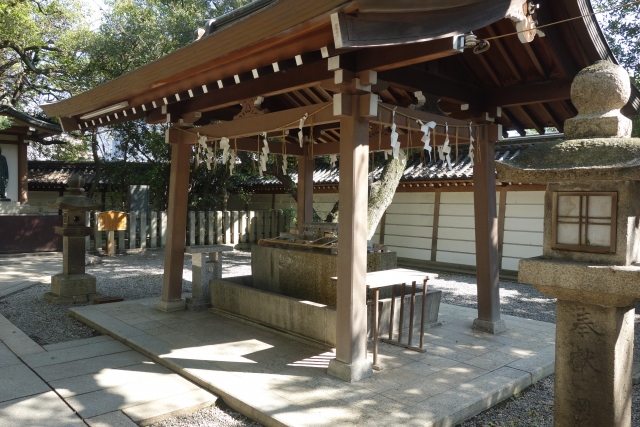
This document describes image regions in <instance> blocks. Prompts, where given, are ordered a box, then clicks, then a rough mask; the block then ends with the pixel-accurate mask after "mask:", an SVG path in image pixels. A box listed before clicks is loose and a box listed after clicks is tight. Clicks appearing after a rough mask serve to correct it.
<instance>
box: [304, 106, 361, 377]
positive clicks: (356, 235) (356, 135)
mask: <svg viewBox="0 0 640 427" xmlns="http://www.w3.org/2000/svg"><path fill="white" fill-rule="evenodd" d="M340 95H341V96H343V97H345V96H351V97H352V100H351V101H352V102H351V109H350V111H349V112H346V113H347V114H350V115H349V116H342V117H341V119H340V193H339V208H340V231H339V233H338V290H337V316H338V317H337V325H338V326H337V328H336V358H335V359H333V360H331V362H330V363H329V370H328V373H329V375H333V376H335V377H337V378H340V379H342V380H345V381H349V382H355V381H359V380H361V379H364V378H367V377H370V376H371V375H372V374H373V371H372V365H371V362H369V360H368V359H367V292H366V285H365V276H366V274H367V200H368V171H369V120H368V119H367V118H363V117H359V116H358V102H357V101H358V98H359V97H358V96H356V95H346V94H340ZM298 197H300V194H298Z"/></svg>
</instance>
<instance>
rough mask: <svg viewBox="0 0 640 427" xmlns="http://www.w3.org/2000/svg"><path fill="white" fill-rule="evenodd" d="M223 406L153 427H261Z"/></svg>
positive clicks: (213, 407)
mask: <svg viewBox="0 0 640 427" xmlns="http://www.w3.org/2000/svg"><path fill="white" fill-rule="evenodd" d="M261 426H262V424H258V423H256V422H254V421H251V420H250V419H249V418H247V417H245V416H244V415H241V414H239V413H237V412H235V411H233V409H231V408H229V407H228V406H226V405H225V404H224V403H223V404H217V406H211V407H209V408H204V409H201V410H199V411H197V412H194V413H192V414H189V415H183V416H181V417H176V418H170V419H168V420H164V421H162V422H161V423H158V424H153V425H151V427H261Z"/></svg>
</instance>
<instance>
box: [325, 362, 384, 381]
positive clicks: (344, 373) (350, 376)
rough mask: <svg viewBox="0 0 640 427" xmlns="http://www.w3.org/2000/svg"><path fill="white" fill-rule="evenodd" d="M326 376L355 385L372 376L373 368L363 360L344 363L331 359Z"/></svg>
mask: <svg viewBox="0 0 640 427" xmlns="http://www.w3.org/2000/svg"><path fill="white" fill-rule="evenodd" d="M327 374H329V375H331V376H333V377H336V378H338V379H341V380H342V381H347V382H350V383H355V382H358V381H360V380H363V379H365V378H369V377H370V376H372V375H373V366H372V364H371V362H369V361H368V360H364V361H362V362H359V363H352V364H348V363H344V362H341V361H340V360H338V359H331V360H330V361H329V368H328V369H327Z"/></svg>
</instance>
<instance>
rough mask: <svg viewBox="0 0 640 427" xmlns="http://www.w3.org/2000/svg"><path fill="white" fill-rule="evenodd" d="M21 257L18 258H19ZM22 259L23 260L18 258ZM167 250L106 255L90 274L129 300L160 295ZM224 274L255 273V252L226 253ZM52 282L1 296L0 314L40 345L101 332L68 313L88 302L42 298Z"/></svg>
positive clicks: (187, 279)
mask: <svg viewBox="0 0 640 427" xmlns="http://www.w3.org/2000/svg"><path fill="white" fill-rule="evenodd" d="M16 260H18V259H16ZM16 262H19V261H16ZM184 264H185V266H184V269H185V274H184V276H183V277H184V280H183V281H182V286H183V290H184V292H191V256H189V255H186V256H185V263H184ZM163 265H164V252H161V251H148V252H146V253H143V254H135V255H118V256H116V257H111V258H109V257H102V258H101V263H99V264H93V265H89V266H87V268H86V271H87V273H89V274H93V275H94V276H96V279H97V283H98V285H97V290H98V292H100V293H101V294H103V295H104V296H120V297H123V298H124V299H125V300H132V299H140V298H148V297H154V296H158V297H159V296H160V292H161V290H162V273H163ZM223 274H224V275H227V276H239V275H244V274H251V254H250V253H248V252H240V251H234V252H225V254H224V270H223ZM49 290H50V285H44V284H38V285H35V286H32V287H30V288H28V289H25V290H24V291H22V292H19V293H16V294H13V295H9V296H8V297H6V298H4V299H0V314H2V315H3V316H4V317H6V318H7V319H9V321H10V322H12V323H13V324H14V325H16V326H17V327H18V328H20V329H21V330H22V331H23V332H24V333H25V334H27V335H28V336H29V337H31V339H33V340H34V341H35V342H37V343H38V344H40V345H46V344H55V343H59V342H65V341H72V340H77V339H82V338H89V337H92V336H95V335H99V334H98V333H97V332H96V331H94V330H93V329H92V328H90V327H89V326H86V325H85V324H83V323H80V322H78V321H77V320H75V319H72V318H71V317H69V316H68V315H67V311H68V309H69V307H74V306H76V307H77V306H80V305H86V304H75V305H74V304H60V305H54V304H50V303H48V302H47V301H45V300H44V298H43V297H42V296H43V295H44V294H45V293H46V292H48V291H49Z"/></svg>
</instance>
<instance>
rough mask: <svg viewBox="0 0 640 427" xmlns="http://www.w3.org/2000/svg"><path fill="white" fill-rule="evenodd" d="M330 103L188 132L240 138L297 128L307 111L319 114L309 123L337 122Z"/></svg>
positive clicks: (214, 136) (252, 117) (203, 127)
mask: <svg viewBox="0 0 640 427" xmlns="http://www.w3.org/2000/svg"><path fill="white" fill-rule="evenodd" d="M330 105H331V103H330V102H324V103H322V104H316V105H309V106H306V107H298V108H292V109H290V110H284V111H277V112H275V113H269V114H261V115H259V116H251V117H245V118H242V119H237V120H232V121H229V122H223V123H217V124H214V125H208V126H202V127H199V128H192V129H189V130H187V131H186V132H190V133H192V134H194V135H195V134H197V133H199V134H200V135H205V136H209V137H212V138H222V137H227V138H238V137H243V136H251V135H257V134H260V133H262V132H268V131H271V130H274V129H277V128H279V127H282V126H284V129H285V130H286V129H296V128H298V126H299V122H298V121H299V120H300V119H301V118H302V116H304V115H305V113H308V114H313V113H314V112H317V114H314V115H313V119H309V120H308V121H307V123H306V124H307V125H309V124H310V123H311V122H313V124H317V125H322V124H327V123H335V122H337V121H338V120H339V119H338V118H336V117H334V116H333V110H332V109H331V107H330ZM285 125H286V126H285Z"/></svg>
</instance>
